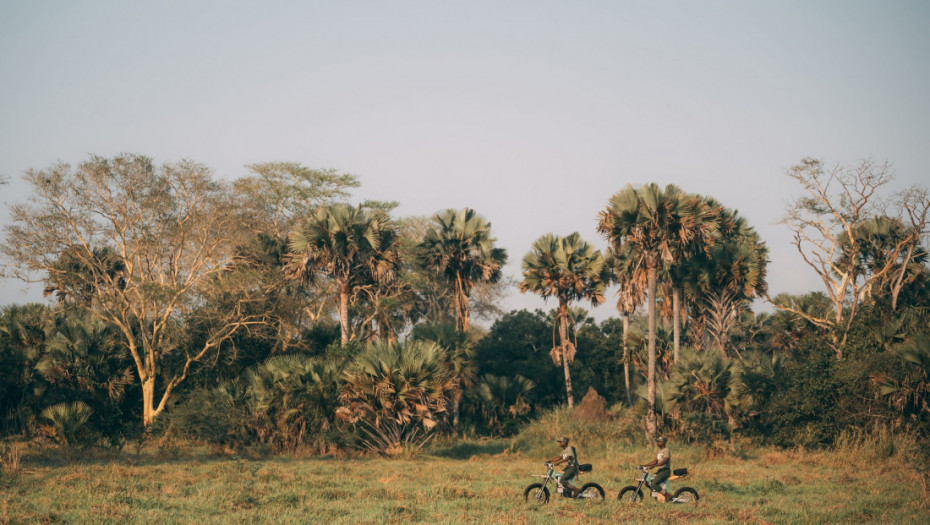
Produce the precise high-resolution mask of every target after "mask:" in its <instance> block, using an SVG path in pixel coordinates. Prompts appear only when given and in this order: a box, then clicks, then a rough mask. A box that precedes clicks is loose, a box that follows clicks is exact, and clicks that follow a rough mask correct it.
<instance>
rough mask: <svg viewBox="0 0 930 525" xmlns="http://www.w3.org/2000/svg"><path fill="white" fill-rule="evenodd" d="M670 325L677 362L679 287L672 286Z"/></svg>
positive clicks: (679, 339)
mask: <svg viewBox="0 0 930 525" xmlns="http://www.w3.org/2000/svg"><path fill="white" fill-rule="evenodd" d="M672 318H673V320H672V327H673V332H674V348H675V360H674V362H675V363H677V362H678V349H679V348H680V347H681V289H679V288H678V287H677V286H672Z"/></svg>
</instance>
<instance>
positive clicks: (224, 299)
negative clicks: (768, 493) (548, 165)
mask: <svg viewBox="0 0 930 525" xmlns="http://www.w3.org/2000/svg"><path fill="white" fill-rule="evenodd" d="M248 169H249V175H248V176H246V177H243V178H240V179H237V180H235V181H233V182H231V183H225V182H222V181H219V180H217V179H216V178H215V177H214V175H213V174H212V172H211V171H210V170H209V168H207V167H206V166H203V165H200V164H197V163H194V162H190V161H181V162H178V163H174V164H165V165H161V166H158V165H156V164H155V163H154V162H153V161H152V160H151V159H149V158H147V157H144V156H140V155H120V156H117V157H114V158H102V157H91V158H90V159H88V160H87V161H85V162H83V163H80V164H78V165H77V166H73V167H72V166H70V165H67V164H56V165H54V166H51V167H49V168H47V169H42V170H30V171H29V172H27V174H26V181H27V182H28V183H29V185H30V188H31V190H32V193H31V195H30V196H29V198H28V200H27V201H25V202H22V203H18V204H16V205H14V206H13V207H12V208H11V215H12V222H11V225H10V226H8V227H7V228H6V230H5V232H4V234H5V243H4V247H3V252H4V255H5V256H6V257H7V259H8V262H9V265H10V275H11V276H14V277H19V278H22V279H34V278H36V276H38V278H40V279H42V280H43V281H44V282H45V291H46V294H47V295H49V296H51V297H54V298H55V299H56V300H55V302H54V304H52V305H11V306H8V307H6V308H5V309H4V310H3V312H2V315H0V376H2V377H0V379H2V380H3V381H2V383H3V385H4V386H3V396H2V401H0V418H2V420H0V433H2V434H4V435H27V436H44V437H47V438H51V439H55V440H58V441H60V442H63V443H68V442H75V441H82V442H91V441H93V442H109V443H112V444H119V443H121V442H124V441H125V440H126V439H132V438H135V437H138V436H141V435H143V433H146V432H148V433H151V432H154V431H156V430H158V429H161V430H160V431H167V430H165V429H170V430H171V431H173V432H178V433H182V434H186V435H189V436H191V437H195V438H199V439H204V440H206V441H209V442H212V443H214V444H218V445H228V446H246V445H248V444H263V445H265V446H269V447H272V448H273V449H276V450H286V449H293V448H296V447H300V446H314V447H317V448H318V449H319V450H320V451H323V452H325V451H326V450H327V448H328V447H334V446H335V447H339V446H351V447H362V448H371V449H374V450H378V451H380V452H382V453H388V454H393V453H398V452H399V451H402V450H407V449H409V448H411V447H412V448H417V447H420V446H422V445H423V443H425V442H426V441H427V440H428V439H429V438H430V437H431V436H432V435H435V433H436V432H452V431H457V432H472V433H477V434H483V435H506V434H508V433H512V432H515V431H517V430H518V429H519V428H520V425H522V424H523V423H524V422H526V421H527V420H528V418H530V417H532V416H533V415H534V414H536V413H538V412H539V411H541V410H546V409H548V408H551V407H554V406H558V405H560V404H563V403H566V404H567V405H568V407H569V408H571V407H573V406H574V404H575V392H577V391H579V390H583V389H586V387H591V388H594V389H595V390H596V391H597V392H599V393H600V394H601V395H603V396H604V397H606V398H607V400H608V402H610V403H612V404H619V405H623V406H624V407H625V408H624V409H625V410H633V411H635V412H636V413H637V414H640V415H641V416H642V418H643V421H644V430H645V432H646V435H647V438H649V439H651V438H653V437H654V436H655V435H656V433H657V432H659V431H661V432H664V433H670V434H676V435H680V436H682V437H684V438H686V439H691V440H714V439H729V438H731V437H732V436H734V435H738V434H742V435H747V436H752V437H754V438H757V439H760V440H763V441H771V442H774V443H777V444H781V445H796V444H803V445H818V444H829V443H830V442H831V441H832V440H833V439H835V438H836V437H837V436H838V435H840V434H841V433H842V432H844V431H850V430H852V429H856V428H859V429H861V428H877V427H879V426H881V427H882V428H887V427H889V426H894V427H895V428H898V429H901V428H906V429H907V430H908V431H910V432H913V433H914V435H916V436H918V437H919V438H921V439H926V438H927V435H928V425H927V422H928V415H930V406H928V397H927V394H928V388H930V387H928V384H930V383H928V372H930V348H928V346H927V334H928V330H927V328H928V325H927V323H928V319H930V316H928V315H927V303H928V298H930V295H928V290H927V282H928V280H927V277H928V269H927V254H926V249H925V247H924V244H923V241H924V240H925V235H926V218H927V213H928V209H930V200H928V198H927V193H926V191H925V190H923V189H922V188H919V187H915V188H910V189H907V190H905V191H904V192H902V193H900V194H897V195H885V194H883V193H882V191H883V190H884V189H885V188H886V187H887V184H888V183H889V182H890V181H891V180H892V175H893V173H892V172H891V169H890V167H889V166H888V165H887V164H884V165H881V164H876V163H874V162H872V161H864V162H861V163H860V164H858V165H855V166H851V167H842V166H838V167H835V168H832V169H829V168H825V167H824V165H823V164H822V163H821V162H820V161H816V160H812V159H804V160H803V161H802V162H801V163H800V164H799V165H798V166H795V167H793V168H791V169H789V170H788V176H789V177H791V178H792V179H793V180H795V181H797V182H798V183H799V184H800V187H801V188H802V190H803V191H804V192H806V195H805V196H802V197H800V198H798V199H797V201H796V202H795V203H794V204H793V205H792V206H791V207H790V208H789V210H788V212H787V214H786V216H785V219H784V223H785V225H786V226H787V227H789V228H791V229H792V231H793V232H794V233H795V237H794V243H795V247H796V248H797V249H798V251H799V252H800V253H801V255H802V257H803V258H804V261H805V262H806V263H807V264H808V265H809V266H810V267H811V268H812V269H813V271H815V272H817V274H818V275H819V276H820V277H821V279H822V280H823V283H824V291H823V292H819V291H814V292H811V293H808V294H804V295H800V296H789V295H784V294H782V295H776V296H775V297H770V295H769V291H768V285H767V282H766V266H767V263H768V248H767V246H766V244H765V242H764V241H763V240H762V239H761V238H760V236H759V235H758V233H757V232H756V231H755V229H754V228H752V226H751V225H749V224H748V222H747V221H746V220H745V218H743V217H742V216H741V215H740V214H739V213H738V212H737V211H736V210H734V209H731V208H728V207H726V206H724V205H723V204H722V203H720V202H718V201H717V200H716V199H714V198H713V197H709V196H704V195H700V194H694V193H688V192H685V191H684V190H682V189H680V188H678V187H676V186H673V185H669V186H666V187H664V188H663V187H661V186H659V185H657V184H645V185H641V186H633V185H628V186H626V187H625V188H622V189H620V190H619V191H618V192H617V193H616V194H615V195H613V196H612V197H611V198H610V199H609V200H608V202H607V203H606V204H605V207H604V208H603V209H602V210H599V211H598V210H592V216H593V215H596V216H597V220H598V222H597V228H596V232H594V233H596V234H598V235H600V236H601V238H602V239H604V240H606V242H607V245H608V248H607V249H606V250H604V251H600V250H597V249H596V248H595V247H594V246H593V244H591V243H590V242H588V241H586V240H585V239H583V238H582V235H581V234H580V233H578V232H573V233H570V234H567V235H558V234H553V233H547V234H544V235H542V236H541V237H540V238H539V239H537V240H536V241H535V242H534V243H533V244H532V245H531V246H530V248H529V251H528V252H527V253H526V255H525V256H524V257H523V258H522V265H521V267H522V279H521V280H520V281H519V282H518V283H511V282H508V281H507V280H506V279H505V278H504V277H503V275H502V271H501V268H502V267H503V265H504V264H506V262H507V260H508V254H507V252H506V251H505V250H504V249H503V248H501V247H499V246H497V244H496V239H495V238H494V236H493V234H492V231H491V223H490V222H489V221H488V220H487V219H485V218H484V217H482V216H481V215H479V214H478V213H477V212H476V211H475V210H473V209H470V208H462V209H450V210H444V211H440V212H438V213H436V214H435V215H434V216H432V217H400V218H397V217H393V216H392V211H393V210H394V208H395V207H396V203H391V202H377V201H372V202H363V203H360V204H354V205H353V204H349V203H348V198H349V196H350V194H351V190H352V189H353V188H355V187H357V186H358V180H357V179H356V178H355V177H353V176H351V175H348V174H344V173H339V172H337V171H334V170H315V169H310V168H306V167H304V166H301V165H299V164H295V163H278V162H275V163H263V164H255V165H251V166H248ZM513 284H516V285H517V287H518V288H519V290H521V291H522V292H524V293H535V294H538V295H540V296H542V297H543V298H546V299H548V298H552V299H553V306H554V309H553V310H552V311H551V312H543V311H537V312H526V311H515V312H502V311H500V309H499V306H498V305H499V302H500V301H499V299H500V298H501V297H502V296H503V295H504V294H505V293H507V290H508V288H509V287H510V286H513ZM610 289H615V290H617V293H616V300H617V311H618V314H619V316H618V317H617V318H613V319H609V320H607V321H604V322H602V323H600V324H599V325H598V324H596V323H594V322H593V320H592V319H590V318H589V317H588V316H587V312H586V311H585V310H584V309H583V308H581V307H580V306H579V304H578V303H584V302H586V303H590V304H592V305H598V304H601V303H603V302H604V301H606V300H607V298H608V290H610ZM759 299H765V300H768V301H770V302H771V303H772V304H773V305H775V308H776V311H775V312H774V313H771V314H769V313H759V314H756V313H754V312H753V311H752V305H753V301H754V300H759ZM476 316H477V317H479V318H482V319H485V320H487V321H492V324H491V326H490V328H488V329H484V328H481V327H480V326H475V325H473V324H472V323H471V320H472V319H473V318H474V317H476ZM799 430H803V432H802V433H800V434H799V433H798V431H799ZM798 436H807V437H806V438H803V439H802V438H799V437H798ZM801 441H804V442H801Z"/></svg>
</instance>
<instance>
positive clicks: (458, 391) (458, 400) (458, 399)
mask: <svg viewBox="0 0 930 525" xmlns="http://www.w3.org/2000/svg"><path fill="white" fill-rule="evenodd" d="M461 405H462V387H461V385H457V386H456V387H455V391H454V392H453V393H452V428H459V407H460V406H461Z"/></svg>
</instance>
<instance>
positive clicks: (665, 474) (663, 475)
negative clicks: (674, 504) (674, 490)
mask: <svg viewBox="0 0 930 525" xmlns="http://www.w3.org/2000/svg"><path fill="white" fill-rule="evenodd" d="M670 474H671V472H669V471H668V470H667V469H663V470H660V471H658V472H656V477H655V479H653V480H652V486H653V487H655V489H653V490H657V491H658V492H659V494H662V497H663V498H665V501H669V500H671V499H672V497H671V496H670V495H669V493H668V491H667V490H666V487H667V486H668V483H667V482H666V481H667V480H668V478H669V475H670ZM662 483H666V487H662Z"/></svg>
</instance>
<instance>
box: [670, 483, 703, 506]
mask: <svg viewBox="0 0 930 525" xmlns="http://www.w3.org/2000/svg"><path fill="white" fill-rule="evenodd" d="M699 499H700V496H698V493H697V491H696V490H694V489H693V488H691V487H682V488H680V489H678V491H677V492H675V496H674V497H672V503H685V504H688V505H694V504H696V503H697V502H698V500H699Z"/></svg>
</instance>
